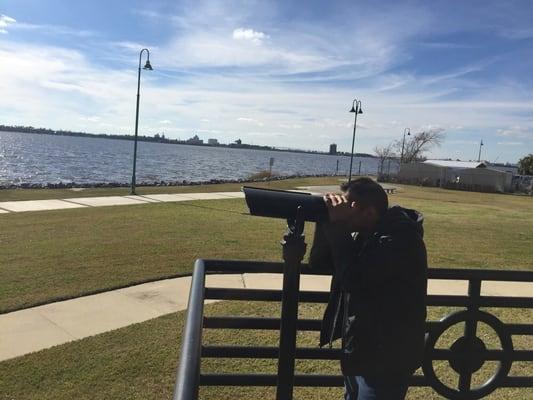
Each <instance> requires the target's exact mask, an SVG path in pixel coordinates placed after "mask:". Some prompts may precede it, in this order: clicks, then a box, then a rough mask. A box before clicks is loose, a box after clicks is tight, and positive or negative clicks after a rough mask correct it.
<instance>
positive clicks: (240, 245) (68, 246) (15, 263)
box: [0, 181, 533, 312]
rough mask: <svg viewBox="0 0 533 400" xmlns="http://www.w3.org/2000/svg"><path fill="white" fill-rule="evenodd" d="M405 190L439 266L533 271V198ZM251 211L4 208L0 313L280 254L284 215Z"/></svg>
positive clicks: (201, 204) (167, 206) (234, 206)
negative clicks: (206, 263) (213, 263)
mask: <svg viewBox="0 0 533 400" xmlns="http://www.w3.org/2000/svg"><path fill="white" fill-rule="evenodd" d="M278 183H279V182H278ZM285 183H287V182H285ZM310 183H313V184H315V183H316V182H315V181H313V182H310ZM287 184H288V183H287ZM401 189H402V191H401V192H399V193H398V194H395V195H392V196H391V203H399V204H401V205H403V206H406V207H412V208H416V209H418V210H420V211H422V212H423V213H424V214H425V217H426V221H425V238H426V244H427V247H428V254H429V261H430V264H431V265H432V266H459V267H475V268H498V269H500V268H513V269H522V270H533V253H532V251H531V239H532V238H533V201H532V199H531V198H529V197H520V196H509V195H497V194H483V193H470V192H458V191H450V190H442V189H434V188H419V187H414V186H404V187H402V188H401ZM245 212H246V206H245V203H244V201H243V200H241V199H235V200H232V199H229V200H209V201H197V202H179V203H158V204H146V205H135V206H122V207H118V206H117V207H101V208H84V209H71V210H59V211H43V212H31V213H10V214H1V215H0V223H1V225H2V229H1V230H0V282H1V283H0V312H5V311H7V310H10V309H14V308H20V307H27V306H30V305H33V304H36V303H39V302H43V301H48V300H50V299H56V298H61V297H69V296H77V295H81V294H83V293H87V292H91V291H97V290H103V289H108V288H113V287H116V286H121V285H128V284H130V283H134V282H139V281H143V280H147V279H156V278H159V277H164V276H168V275H172V274H186V273H190V271H191V268H192V265H193V262H194V260H195V259H196V258H198V257H203V258H236V259H237V258H238V259H260V260H279V259H280V257H281V256H280V246H279V244H278V243H279V240H280V238H281V235H282V232H283V230H284V223H283V221H281V220H274V219H266V218H257V217H250V216H249V215H246V214H245ZM312 229H313V225H312V224H308V225H307V233H308V242H310V241H311V238H312Z"/></svg>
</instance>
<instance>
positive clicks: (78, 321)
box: [0, 274, 533, 361]
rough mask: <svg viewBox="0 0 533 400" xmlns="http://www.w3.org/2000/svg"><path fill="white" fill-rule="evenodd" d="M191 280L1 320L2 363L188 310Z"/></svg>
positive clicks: (495, 286)
mask: <svg viewBox="0 0 533 400" xmlns="http://www.w3.org/2000/svg"><path fill="white" fill-rule="evenodd" d="M190 282H191V278H190V277H183V278H175V279H166V280H161V281H157V282H151V283H145V284H142V285H137V286H131V287H129V288H124V289H118V290H113V291H109V292H105V293H100V294H95V295H91V296H85V297H79V298H77V299H72V300H66V301H61V302H57V303H51V304H47V305H44V306H39V307H33V308H29V309H26V310H21V311H14V312H11V313H7V314H2V315H0V361H2V360H7V359H10V358H14V357H18V356H22V355H24V354H28V353H31V352H34V351H38V350H42V349H46V348H49V347H52V346H56V345H60V344H63V343H67V342H70V341H73V340H78V339H83V338H85V337H88V336H92V335H96V334H99V333H103V332H107V331H111V330H114V329H118V328H122V327H125V326H128V325H131V324H135V323H139V322H143V321H147V320H149V319H152V318H156V317H159V316H161V315H165V314H168V313H172V312H176V311H180V310H184V309H186V308H187V300H188V296H189V286H190ZM206 285H207V286H208V287H234V288H245V287H246V288H255V289H281V287H282V276H281V275H280V274H242V275H240V274H234V275H209V276H207V282H206ZM329 285H330V277H327V276H310V275H303V276H302V277H301V284H300V289H301V290H318V291H328V290H329ZM428 289H429V293H431V294H455V295H466V294H467V282H466V281H445V280H430V281H429V288H428ZM482 293H483V294H484V295H487V296H529V297H532V296H533V283H514V282H513V283H508V282H484V283H483V286H482Z"/></svg>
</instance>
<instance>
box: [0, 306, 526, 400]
mask: <svg viewBox="0 0 533 400" xmlns="http://www.w3.org/2000/svg"><path fill="white" fill-rule="evenodd" d="M322 310H323V308H322V306H321V305H313V304H302V305H301V306H300V317H301V318H320V317H321V316H322ZM500 311H503V312H500V313H499V314H498V315H499V317H500V318H502V319H503V320H504V321H506V322H511V321H522V322H523V321H524V320H525V321H527V320H531V318H532V317H533V311H532V310H521V311H519V312H517V311H516V310H500ZM444 313H445V310H443V309H438V308H437V309H434V310H432V311H431V312H430V319H432V320H434V319H437V318H440V317H441V316H442V315H444ZM206 315H255V316H275V315H279V304H278V303H254V302H220V303H216V304H212V305H208V306H206ZM183 321H184V312H180V313H177V314H169V315H166V316H163V317H160V318H157V319H153V320H151V321H147V322H144V323H141V324H137V325H132V326H129V327H127V328H123V329H119V330H116V331H112V332H108V333H105V334H101V335H97V336H93V337H91V338H87V339H84V340H80V341H76V342H72V343H67V344H64V345H61V346H57V347H54V348H51V349H48V350H43V351H40V352H37V353H33V354H29V355H26V356H23V357H19V358H16V359H13V360H8V361H4V362H1V363H0V399H2V400H3V399H17V400H23V399H37V398H38V399H43V400H45V399H53V400H66V399H169V398H171V395H172V390H173V385H174V381H175V372H176V366H177V363H178V358H179V346H180V335H181V332H182V329H183ZM452 333H456V332H452ZM278 335H279V334H278V333H277V332H275V331H239V332H238V334H236V332H235V331H232V330H206V331H205V332H204V343H205V344H218V345H221V344H228V345H237V344H240V345H267V346H276V345H277V344H278ZM481 335H482V336H484V340H486V341H487V343H491V342H494V338H493V337H492V336H490V335H489V332H486V333H485V332H483V331H482V332H481ZM456 337H457V336H454V337H453V338H452V337H448V338H446V342H451V340H452V339H455V338H456ZM317 342H318V334H317V333H310V332H304V333H299V334H298V345H299V346H301V347H314V346H316V345H317ZM448 344H449V343H448ZM442 345H444V343H442ZM531 345H532V343H531V340H530V341H529V342H526V338H524V337H520V336H518V337H515V348H517V349H520V348H527V347H529V348H531ZM443 347H444V346H443ZM489 348H492V347H489ZM494 348H497V347H494ZM493 367H494V365H487V371H485V370H484V369H482V370H480V372H478V373H476V375H474V378H475V380H476V379H486V378H488V375H487V373H489V372H492V371H493ZM437 368H438V375H439V376H440V377H443V379H444V380H445V382H446V383H448V384H453V383H456V375H455V373H453V372H452V370H451V369H450V368H449V367H448V366H447V365H446V364H445V363H444V362H441V364H439V365H438V366H437ZM296 370H297V373H328V374H339V372H340V371H339V365H338V363H337V362H329V361H309V360H299V361H297V365H296ZM202 371H203V372H204V373H207V372H216V373H222V372H227V373H275V371H276V360H248V359H205V360H204V361H203V363H202ZM531 372H532V371H531V363H530V364H529V365H528V364H527V363H515V364H514V365H513V369H512V371H511V375H524V374H528V373H529V374H531ZM274 391H275V389H274V388H262V387H256V388H225V387H219V388H215V387H209V388H202V389H201V393H200V394H201V398H202V399H217V400H219V399H228V400H230V399H231V400H233V399H243V400H254V399H257V398H264V399H273V398H274ZM341 393H342V390H341V389H340V388H328V389H316V388H312V389H311V388H296V389H295V398H296V399H312V400H315V399H316V400H318V399H335V398H337V399H340V398H341ZM439 398H441V397H439V396H438V395H437V394H436V393H434V392H433V391H432V389H429V388H413V389H410V390H409V394H408V399H411V400H436V399H439ZM531 398H533V389H522V390H518V389H498V390H497V391H496V392H495V393H494V394H492V395H491V396H489V397H487V399H492V400H504V399H505V400H508V399H516V400H523V399H531Z"/></svg>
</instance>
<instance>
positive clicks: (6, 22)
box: [0, 14, 17, 34]
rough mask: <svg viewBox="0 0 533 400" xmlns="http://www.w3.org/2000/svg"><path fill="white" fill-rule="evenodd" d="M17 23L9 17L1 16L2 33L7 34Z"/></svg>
mask: <svg viewBox="0 0 533 400" xmlns="http://www.w3.org/2000/svg"><path fill="white" fill-rule="evenodd" d="M16 22H17V21H16V20H15V18H11V17H8V16H7V15H4V14H0V33H4V34H6V33H7V28H8V27H10V26H11V25H13V24H15V23H16Z"/></svg>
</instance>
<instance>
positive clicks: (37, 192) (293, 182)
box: [0, 176, 342, 202]
mask: <svg viewBox="0 0 533 400" xmlns="http://www.w3.org/2000/svg"><path fill="white" fill-rule="evenodd" d="M339 179H342V177H340V176H336V177H319V178H291V179H284V180H280V181H272V182H249V183H220V184H204V185H189V186H139V187H137V189H136V192H137V194H139V195H146V194H160V193H165V194H166V193H204V192H235V191H239V190H241V187H242V186H243V185H247V186H267V187H271V188H277V189H293V188H295V187H297V186H311V185H335V184H337V183H338V182H339ZM129 194H130V188H129V187H118V188H86V189H82V190H78V189H76V190H72V189H0V202H1V201H17V200H45V199H68V198H76V197H95V196H126V195H129Z"/></svg>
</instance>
